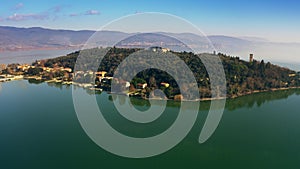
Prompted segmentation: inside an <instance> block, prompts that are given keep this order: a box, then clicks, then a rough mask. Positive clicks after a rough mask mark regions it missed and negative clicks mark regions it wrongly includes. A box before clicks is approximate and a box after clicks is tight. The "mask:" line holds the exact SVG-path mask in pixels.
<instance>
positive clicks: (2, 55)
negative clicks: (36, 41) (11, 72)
mask: <svg viewBox="0 0 300 169" xmlns="http://www.w3.org/2000/svg"><path fill="white" fill-rule="evenodd" d="M73 51H76V50H74V49H72V50H71V49H64V50H26V51H6V52H0V63H4V64H9V63H32V62H34V61H36V60H41V59H49V58H55V57H58V56H65V55H66V54H68V53H71V52H73Z"/></svg>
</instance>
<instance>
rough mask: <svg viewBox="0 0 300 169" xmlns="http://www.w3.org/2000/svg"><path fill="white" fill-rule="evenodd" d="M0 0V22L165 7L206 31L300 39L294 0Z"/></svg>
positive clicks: (100, 17)
mask: <svg viewBox="0 0 300 169" xmlns="http://www.w3.org/2000/svg"><path fill="white" fill-rule="evenodd" d="M0 4H1V5H0V25H2V26H4V25H5V26H16V27H36V26H40V27H46V28H55V29H73V30H81V29H92V30H97V29H99V28H100V27H101V26H103V25H104V24H106V23H108V22H110V21H112V20H114V19H117V18H119V17H122V16H125V15H130V14H134V13H138V12H139V13H140V12H164V13H170V14H173V15H177V16H179V17H182V18H184V19H187V20H188V21H190V22H192V23H193V24H195V25H196V26H198V27H199V28H200V29H201V30H202V31H203V32H204V33H206V34H208V35H212V34H214V35H229V36H254V37H262V38H266V39H268V40H271V41H276V42H300V31H299V30H300V22H299V18H300V10H299V6H300V2H297V1H288V0H287V1H284V0H281V1H275V0H274V1H263V0H252V1H241V0H240V1H235V0H227V1H223V0H219V1H216V0H207V1H201V0H198V1H196V0H195V1H176V0H151V1H150V0H135V1H133V0H128V1H125V0H124V1H121V0H89V1H88V0H86V1H81V0H77V1H75V0H64V1H61V0H51V1H40V0H23V1H20V0H0Z"/></svg>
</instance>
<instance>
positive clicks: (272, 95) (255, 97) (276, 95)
mask: <svg viewBox="0 0 300 169" xmlns="http://www.w3.org/2000/svg"><path fill="white" fill-rule="evenodd" d="M294 94H295V95H300V89H289V90H278V91H273V92H262V93H255V94H251V95H247V96H242V97H238V98H235V99H227V102H226V109H228V110H235V109H238V108H242V107H247V108H249V109H250V108H252V107H254V106H257V107H260V106H262V105H263V104H265V103H268V102H270V101H274V100H281V99H287V98H288V97H290V96H291V95H294Z"/></svg>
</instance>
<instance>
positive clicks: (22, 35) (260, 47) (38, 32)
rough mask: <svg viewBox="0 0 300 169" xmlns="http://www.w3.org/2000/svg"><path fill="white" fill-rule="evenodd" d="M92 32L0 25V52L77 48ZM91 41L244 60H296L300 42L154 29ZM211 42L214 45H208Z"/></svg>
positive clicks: (106, 35) (109, 34)
mask: <svg viewBox="0 0 300 169" xmlns="http://www.w3.org/2000/svg"><path fill="white" fill-rule="evenodd" d="M94 33H95V31H90V30H81V31H73V30H54V29H45V28H40V27H32V28H16V27H8V26H0V52H1V51H19V50H30V49H80V48H81V47H82V46H83V45H84V44H85V43H86V41H87V40H88V39H89V38H90V37H91V36H92V35H93V34H94ZM170 37H171V38H170ZM91 41H92V42H93V43H94V46H103V47H107V46H117V47H147V46H163V47H168V48H170V49H172V50H175V51H176V50H177V51H178V50H187V49H188V47H187V45H188V46H189V47H192V48H193V49H196V50H199V51H203V52H213V50H216V52H221V53H225V54H229V55H234V56H240V57H241V58H243V59H245V60H247V58H248V55H249V53H254V57H255V59H257V60H261V59H264V60H266V61H277V62H289V63H294V62H297V61H298V60H299V59H297V60H295V57H296V56H297V55H298V54H299V53H300V50H299V49H300V43H273V42H269V41H267V40H265V39H262V38H257V37H240V38H237V37H230V36H223V35H213V36H207V37H204V36H199V35H196V34H193V33H167V32H153V33H146V34H138V33H125V32H118V31H101V32H98V33H97V36H96V37H93V38H92V40H91ZM116 42H118V43H116ZM210 42H211V43H210ZM91 44H92V43H91ZM211 44H212V45H213V46H214V48H212V47H211ZM299 63H300V61H299Z"/></svg>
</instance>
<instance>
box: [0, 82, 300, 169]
mask: <svg viewBox="0 0 300 169" xmlns="http://www.w3.org/2000/svg"><path fill="white" fill-rule="evenodd" d="M0 85H1V87H0V108H1V111H0V168H3V169H15V168H22V169H23V168H30V169H41V168H43V169H47V168H49V169H50V168H51V169H53V168H55V169H66V168H72V169H75V168H130V169H132V168H149V169H150V168H151V169H153V168H180V169H184V168H243V169H248V168H249V169H250V168H251V169H252V168H272V169H275V168H278V169H279V168H280V169H281V168H300V144H299V142H300V122H299V121H300V112H299V108H300V104H299V103H300V90H296V89H295V90H288V91H277V92H272V93H260V94H254V95H249V96H244V97H240V98H237V99H232V100H227V104H226V109H225V112H224V114H223V118H222V120H221V122H220V124H219V126H218V128H217V130H216V131H215V133H214V134H213V135H212V137H211V138H210V139H209V140H208V141H207V142H205V143H204V144H199V143H198V137H199V133H200V131H201V129H202V126H203V124H204V121H205V118H206V116H207V109H208V107H209V105H210V102H201V105H200V111H199V115H198V118H197V121H196V124H195V125H194V127H193V128H192V130H191V132H190V133H189V134H188V136H187V137H186V138H185V139H184V140H183V141H182V142H181V143H180V144H178V145H177V146H176V147H174V148H173V149H171V150H170V151H167V152H166V153H164V154H161V155H158V156H155V157H150V158H145V159H130V158H123V157H119V156H116V155H113V154H111V153H109V152H107V151H105V150H103V149H101V148H100V147H98V146H97V145H96V144H95V143H94V142H93V141H91V140H90V138H89V137H88V136H87V135H86V134H85V132H84V131H83V129H82V128H81V126H80V124H79V121H78V119H77V117H76V113H75V110H74V107H73V101H72V87H71V86H61V85H56V84H47V83H42V84H30V83H28V82H27V81H13V82H7V83H1V84H0ZM78 90H83V89H78ZM97 99H98V101H99V103H100V107H101V109H103V110H104V116H105V117H106V119H107V120H108V121H110V124H112V126H114V128H116V129H117V130H118V131H120V132H124V133H129V135H139V136H140V137H146V136H148V135H152V134H157V132H161V131H163V130H164V129H165V128H166V127H167V126H169V125H171V124H172V122H173V121H174V119H175V118H176V116H177V113H176V112H178V109H179V106H180V104H179V103H178V102H174V101H168V104H167V105H168V106H167V108H166V110H165V112H164V113H163V115H162V116H161V117H160V118H159V119H158V121H155V122H153V123H149V124H146V125H145V126H143V125H141V124H137V123H133V122H132V123H130V122H129V121H127V120H125V119H124V118H122V116H120V115H119V114H118V113H117V111H116V109H115V108H114V106H113V102H112V101H111V99H110V95H108V94H107V93H101V94H98V95H97ZM132 102H133V103H134V104H135V106H136V107H137V108H138V109H147V107H148V106H149V103H148V102H147V101H145V100H136V99H133V100H132Z"/></svg>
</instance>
